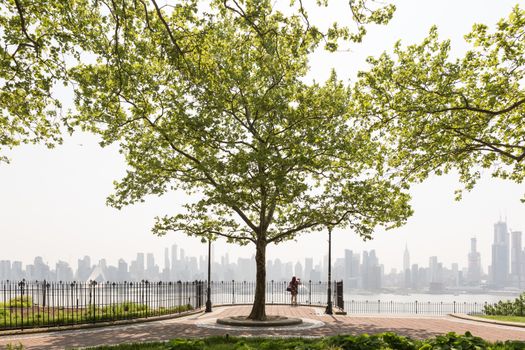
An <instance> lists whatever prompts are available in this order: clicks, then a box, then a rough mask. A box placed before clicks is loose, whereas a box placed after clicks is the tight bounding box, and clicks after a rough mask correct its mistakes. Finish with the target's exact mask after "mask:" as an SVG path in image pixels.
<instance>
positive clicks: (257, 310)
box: [248, 240, 266, 321]
mask: <svg viewBox="0 0 525 350" xmlns="http://www.w3.org/2000/svg"><path fill="white" fill-rule="evenodd" d="M255 263H256V267H257V277H256V284H255V298H254V300H253V306H252V311H251V312H250V315H249V316H248V318H249V319H251V320H257V321H264V320H266V242H265V241H263V240H257V243H256V253H255Z"/></svg>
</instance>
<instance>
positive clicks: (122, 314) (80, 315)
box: [0, 298, 193, 329]
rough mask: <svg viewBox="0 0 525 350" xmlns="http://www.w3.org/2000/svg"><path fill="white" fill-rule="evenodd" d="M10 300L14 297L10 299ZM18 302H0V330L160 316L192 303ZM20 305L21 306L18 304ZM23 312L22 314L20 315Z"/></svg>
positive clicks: (188, 308) (190, 307) (189, 308)
mask: <svg viewBox="0 0 525 350" xmlns="http://www.w3.org/2000/svg"><path fill="white" fill-rule="evenodd" d="M13 300H14V299H13ZM20 301H21V300H19V303H18V305H17V306H14V305H15V304H11V305H12V308H9V306H8V305H9V304H8V303H7V304H6V307H5V309H4V307H3V305H0V329H3V328H5V329H10V328H17V327H20V325H21V324H22V323H23V324H24V327H36V326H52V325H72V324H82V323H90V322H93V321H95V322H103V321H113V320H123V319H132V318H140V317H145V316H146V315H147V316H148V317H151V316H161V315H169V314H177V313H182V312H187V311H191V310H193V306H191V305H189V304H187V305H181V306H174V307H169V308H164V307H160V308H158V309H152V308H148V307H147V306H146V305H144V304H140V303H134V302H124V303H121V304H116V305H112V306H104V307H95V308H93V307H91V306H90V307H87V308H80V309H70V310H66V309H63V308H55V309H54V310H53V309H52V308H51V309H48V308H38V307H33V304H32V301H31V299H29V300H26V299H25V298H24V302H23V303H20ZM20 305H23V306H20ZM22 313H23V317H22Z"/></svg>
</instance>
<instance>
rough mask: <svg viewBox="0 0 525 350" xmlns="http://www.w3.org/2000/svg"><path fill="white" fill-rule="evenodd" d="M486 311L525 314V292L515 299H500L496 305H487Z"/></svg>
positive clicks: (501, 313)
mask: <svg viewBox="0 0 525 350" xmlns="http://www.w3.org/2000/svg"><path fill="white" fill-rule="evenodd" d="M484 312H485V314H487V315H494V316H496V315H499V316H525V293H523V294H521V295H520V296H519V297H517V298H516V299H514V300H507V301H499V302H498V303H497V304H494V305H486V306H485V308H484Z"/></svg>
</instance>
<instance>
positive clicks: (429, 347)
mask: <svg viewBox="0 0 525 350" xmlns="http://www.w3.org/2000/svg"><path fill="white" fill-rule="evenodd" d="M524 346H525V343H524V342H520V341H506V342H504V343H502V342H496V343H489V342H487V341H485V340H483V339H481V338H479V337H474V336H472V334H470V333H469V332H467V333H465V335H457V334H455V333H448V334H445V335H441V336H437V337H434V338H430V339H427V340H413V339H410V338H406V337H403V336H399V335H396V334H395V333H382V334H375V335H368V334H362V335H357V336H353V335H338V336H332V337H324V338H314V339H312V338H309V339H304V338H257V337H255V338H252V337H250V338H239V337H210V338H203V339H174V340H171V341H170V342H167V343H151V344H148V343H145V344H131V345H118V346H111V347H107V346H104V347H97V348H94V349H119V350H120V349H122V350H124V349H125V350H128V349H130V350H131V349H159V350H160V349H163V350H164V349H165V350H182V349H184V350H196V349H202V350H252V349H254V350H255V349H257V350H518V349H520V350H521V349H523V348H524Z"/></svg>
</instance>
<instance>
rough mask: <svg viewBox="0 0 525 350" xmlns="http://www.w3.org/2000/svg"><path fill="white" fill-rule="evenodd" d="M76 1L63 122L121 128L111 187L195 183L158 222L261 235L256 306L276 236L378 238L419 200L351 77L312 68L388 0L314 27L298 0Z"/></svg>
mask: <svg viewBox="0 0 525 350" xmlns="http://www.w3.org/2000/svg"><path fill="white" fill-rule="evenodd" d="M20 1H21V0H20ZM15 4H18V1H16V3H15ZM68 4H69V5H67V10H64V14H63V15H60V16H58V17H59V18H58V19H57V22H56V23H59V24H60V26H61V27H60V28H58V29H57V33H60V36H59V37H60V38H64V41H63V44H60V42H59V43H58V44H57V45H58V50H57V51H59V52H62V53H64V54H67V55H69V56H68V57H69V58H68V59H65V60H62V61H60V58H59V57H57V61H58V62H59V63H60V64H64V65H65V66H66V69H65V73H64V74H63V75H62V76H60V75H58V76H57V80H56V81H61V80H64V81H66V82H69V83H70V84H71V85H72V86H73V88H74V92H75V105H76V111H75V112H74V113H73V114H72V115H71V116H69V118H68V125H71V126H73V127H74V126H79V127H81V128H83V129H85V130H89V131H92V132H95V133H97V134H100V135H101V136H102V140H103V141H102V144H103V145H107V144H111V143H115V142H116V143H118V144H119V145H120V151H121V152H122V153H123V155H124V156H125V158H126V160H127V164H128V170H127V175H126V176H125V177H124V178H123V179H122V180H121V181H119V182H117V183H116V184H115V187H116V190H115V193H114V194H113V195H112V196H110V197H109V198H108V203H109V204H110V205H112V206H115V207H117V208H121V207H123V206H126V205H130V204H133V203H136V202H140V201H144V200H145V199H146V197H147V196H148V195H163V194H165V193H167V192H169V191H172V190H177V189H180V190H183V191H185V192H186V193H187V194H190V195H191V197H188V198H189V199H188V202H187V203H186V204H185V205H184V208H173V215H171V216H167V217H162V218H157V221H156V224H155V226H154V229H153V230H154V232H155V233H157V234H165V233H166V232H168V231H182V232H184V233H187V234H189V235H197V236H205V237H210V238H214V237H226V238H227V239H228V240H229V241H230V242H235V243H240V244H248V243H254V244H255V247H256V263H257V287H256V295H255V302H254V307H253V309H252V313H251V315H250V317H251V318H254V319H264V318H265V317H266V314H265V308H264V304H265V290H264V288H265V283H264V282H265V278H266V272H265V263H266V258H265V253H266V247H267V245H268V244H271V243H279V242H282V241H286V240H290V239H294V238H295V237H296V236H297V235H298V234H301V233H307V232H312V231H319V230H322V229H323V228H325V227H327V226H338V227H349V228H351V229H352V230H353V231H354V232H356V233H357V234H359V235H361V236H362V237H364V238H370V237H371V236H372V233H373V231H374V229H375V228H376V227H377V226H384V227H386V228H392V227H397V226H399V225H402V224H403V223H404V222H405V220H406V219H407V217H408V216H409V215H410V214H411V209H410V207H409V205H408V200H409V196H408V194H406V193H405V192H404V189H406V188H404V187H403V185H402V184H399V183H397V182H395V181H393V180H392V179H389V177H388V174H387V172H388V170H389V169H388V167H387V160H388V156H389V154H388V152H387V151H388V149H387V148H386V147H385V146H384V145H383V144H382V143H381V140H379V139H378V138H377V135H374V134H372V133H370V132H369V125H368V120H367V119H366V118H362V117H360V116H356V115H354V114H353V113H350V112H349V105H350V101H351V94H350V90H349V88H348V87H347V86H345V85H344V84H343V83H342V82H341V81H339V80H338V78H337V76H336V74H335V73H332V75H331V77H330V78H329V79H328V80H327V81H326V82H325V83H322V84H320V83H315V82H313V83H310V82H307V81H306V79H305V75H306V74H307V73H308V70H309V67H308V55H309V54H310V53H312V52H313V51H314V50H315V49H317V48H318V47H319V46H320V45H323V44H324V46H325V48H326V49H328V50H335V49H337V45H338V43H340V42H341V41H345V40H347V41H348V40H350V41H355V42H358V41H360V40H361V39H362V37H363V36H364V34H365V33H366V30H365V29H364V28H365V27H364V25H365V24H366V23H386V22H387V21H388V20H389V19H390V17H391V16H392V12H393V7H392V6H387V7H377V8H375V9H369V6H370V2H365V1H358V2H352V3H351V5H350V10H351V13H352V15H353V18H354V20H355V22H353V23H357V31H352V30H351V28H350V27H348V26H340V25H338V24H334V25H332V26H330V27H328V28H325V29H322V28H318V27H316V26H315V25H314V23H311V21H310V19H309V17H308V11H307V10H306V9H305V7H304V6H303V3H302V2H301V1H292V2H291V4H290V6H291V7H290V8H289V9H288V12H291V14H286V13H285V12H281V11H279V10H277V9H275V8H274V7H273V5H272V4H271V2H270V1H260V0H257V1H255V0H253V1H251V0H245V1H241V0H237V1H236V0H231V1H229V0H224V1H218V0H216V1H212V2H211V3H210V4H209V6H206V5H203V4H202V3H199V2H198V1H180V2H177V3H175V4H174V5H166V6H159V5H158V4H157V2H156V1H154V0H152V1H150V2H149V1H141V0H135V1H133V0H119V1H117V0H114V1H107V2H106V1H102V0H100V1H95V0H93V1H88V0H78V1H71V2H68ZM321 5H323V4H321ZM325 5H326V4H325ZM58 9H59V10H60V11H61V10H63V8H62V7H59V8H58ZM290 10H291V11H290ZM25 11H27V9H26V10H25ZM60 11H58V10H57V12H58V13H62V12H60ZM35 16H36V15H35ZM42 16H43V17H38V18H40V19H39V20H38V21H44V20H45V19H46V17H45V15H42ZM38 21H37V22H38ZM19 22H20V21H19ZM38 23H40V22H38ZM28 28H29V27H28ZM18 29H19V30H21V29H22V31H23V26H20V23H19V26H18ZM66 33H67V35H65V34H66ZM52 42H53V43H54V41H52ZM28 60H29V61H31V58H28ZM57 67H58V68H59V67H60V65H57ZM53 69H55V68H53ZM53 69H51V71H53V72H54V70H53ZM57 71H58V72H61V70H60V69H58V70H57ZM21 79H22V81H23V80H24V79H29V78H27V77H26V78H21ZM27 115H28V116H30V115H31V114H30V113H28V114H27Z"/></svg>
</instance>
